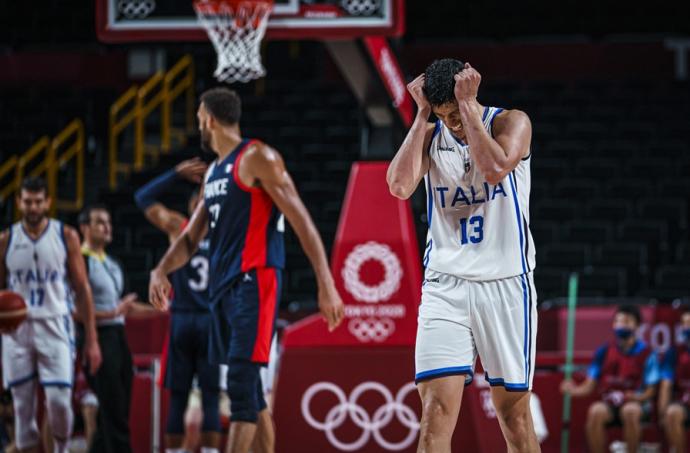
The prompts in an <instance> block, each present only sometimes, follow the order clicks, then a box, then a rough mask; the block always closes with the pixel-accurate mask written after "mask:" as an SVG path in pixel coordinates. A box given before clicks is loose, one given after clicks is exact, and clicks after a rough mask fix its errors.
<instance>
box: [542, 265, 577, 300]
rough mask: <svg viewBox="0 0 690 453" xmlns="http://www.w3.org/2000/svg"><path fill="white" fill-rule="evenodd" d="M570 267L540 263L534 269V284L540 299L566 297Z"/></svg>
mask: <svg viewBox="0 0 690 453" xmlns="http://www.w3.org/2000/svg"><path fill="white" fill-rule="evenodd" d="M569 275H570V270H569V269H563V268H555V267H547V266H540V265H538V266H537V268H536V269H535V270H534V286H535V288H536V289H537V294H538V295H539V300H541V301H543V300H546V299H550V298H554V297H565V296H566V295H567V294H568V276H569Z"/></svg>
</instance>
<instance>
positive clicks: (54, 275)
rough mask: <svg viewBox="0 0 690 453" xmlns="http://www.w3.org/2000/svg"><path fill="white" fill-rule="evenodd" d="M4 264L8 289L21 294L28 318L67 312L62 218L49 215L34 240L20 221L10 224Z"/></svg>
mask: <svg viewBox="0 0 690 453" xmlns="http://www.w3.org/2000/svg"><path fill="white" fill-rule="evenodd" d="M5 266H6V268H7V281H6V285H7V289H10V290H12V291H15V292H17V293H19V294H21V295H22V297H24V300H25V301H26V305H27V307H28V315H29V318H48V317H53V316H59V315H66V314H69V307H68V296H67V246H66V244H65V238H64V233H63V225H62V222H59V221H57V220H53V219H50V220H49V221H48V226H47V227H46V229H45V230H44V231H43V233H42V234H41V236H40V237H39V238H38V239H36V240H35V241H34V240H33V239H31V238H30V237H29V235H28V234H27V233H26V232H25V231H24V227H23V226H22V223H21V222H17V223H15V224H14V225H12V226H11V227H10V240H9V244H8V245H7V253H6V255H5Z"/></svg>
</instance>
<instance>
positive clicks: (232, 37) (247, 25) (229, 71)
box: [194, 0, 272, 83]
mask: <svg viewBox="0 0 690 453" xmlns="http://www.w3.org/2000/svg"><path fill="white" fill-rule="evenodd" d="M271 8H272V3H271V2H269V1H257V0H253V1H252V0H246V1H242V0H240V1H234V2H232V3H231V2H222V1H199V2H195V3H194V9H195V10H196V14H197V17H198V18H199V22H200V23H201V25H202V26H203V27H204V28H205V29H206V31H207V32H208V37H209V39H210V40H211V42H212V43H213V47H214V48H215V49H216V53H218V65H217V66H216V71H215V72H214V73H213V75H214V76H215V77H216V79H218V80H219V81H221V82H227V83H233V82H244V83H246V82H249V81H250V80H254V79H258V78H259V77H263V76H264V75H266V69H265V68H264V67H263V65H262V64H261V53H260V50H261V40H262V39H263V37H264V35H265V34H266V26H267V25H268V16H269V15H270V13H271Z"/></svg>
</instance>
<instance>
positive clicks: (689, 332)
mask: <svg viewBox="0 0 690 453" xmlns="http://www.w3.org/2000/svg"><path fill="white" fill-rule="evenodd" d="M683 340H685V342H686V343H690V329H683Z"/></svg>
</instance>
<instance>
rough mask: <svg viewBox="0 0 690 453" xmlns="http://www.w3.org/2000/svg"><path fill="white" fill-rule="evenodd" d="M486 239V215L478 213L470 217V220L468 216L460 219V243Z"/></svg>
mask: <svg viewBox="0 0 690 453" xmlns="http://www.w3.org/2000/svg"><path fill="white" fill-rule="evenodd" d="M468 224H469V232H468V231H467V226H468ZM482 239H484V217H482V216H480V215H476V216H474V217H470V218H469V221H468V219H467V218H463V219H460V243H461V244H462V245H465V244H467V243H468V242H471V243H473V244H478V243H480V242H482Z"/></svg>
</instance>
